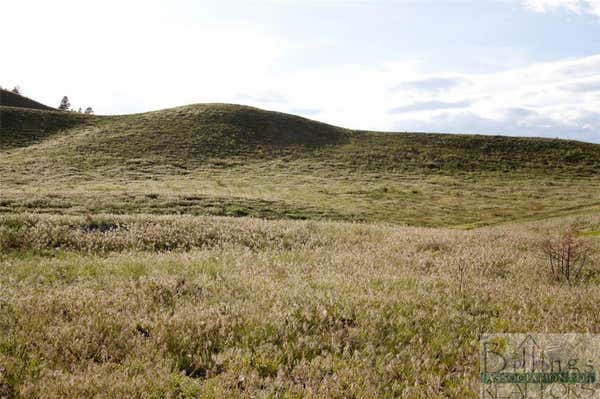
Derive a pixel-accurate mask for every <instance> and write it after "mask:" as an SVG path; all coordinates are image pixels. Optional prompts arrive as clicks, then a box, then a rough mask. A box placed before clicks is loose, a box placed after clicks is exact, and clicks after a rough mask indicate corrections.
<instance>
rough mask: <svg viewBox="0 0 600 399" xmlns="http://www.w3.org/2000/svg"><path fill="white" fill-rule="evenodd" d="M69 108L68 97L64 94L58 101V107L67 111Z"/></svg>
mask: <svg viewBox="0 0 600 399" xmlns="http://www.w3.org/2000/svg"><path fill="white" fill-rule="evenodd" d="M69 108H71V103H70V102H69V97H67V96H64V97H63V98H62V100H61V101H60V105H59V106H58V109H60V110H62V111H68V110H69Z"/></svg>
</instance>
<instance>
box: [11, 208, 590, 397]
mask: <svg viewBox="0 0 600 399" xmlns="http://www.w3.org/2000/svg"><path fill="white" fill-rule="evenodd" d="M575 222H576V223H579V226H580V228H581V229H582V231H584V232H587V233H586V234H582V235H584V236H585V238H584V239H585V240H586V241H587V242H588V243H589V244H591V245H593V246H594V247H595V248H596V250H598V248H599V247H600V240H598V236H597V235H596V234H597V232H598V230H600V216H598V215H596V216H593V217H583V218H581V217H579V218H573V217H570V218H560V219H553V220H548V221H543V222H535V223H521V224H506V225H502V226H495V227H487V228H480V229H477V230H470V231H458V230H449V229H427V228H409V227H394V226H384V225H376V224H372V225H368V224H349V223H335V222H313V221H265V220H258V219H248V218H218V217H186V216H94V217H88V218H85V217H66V216H44V215H19V216H4V217H2V218H1V219H0V226H1V227H0V248H1V249H2V255H0V256H1V257H0V261H1V262H0V265H1V266H0V287H2V290H1V291H0V309H1V310H2V311H1V312H0V331H1V332H2V334H0V364H1V365H2V367H3V368H2V372H1V374H0V376H1V378H2V380H0V381H2V385H1V387H2V388H1V389H2V391H0V392H3V394H4V395H5V396H7V397H11V395H15V396H18V397H43V398H58V397H106V398H112V397H145V398H163V397H168V398H197V397H201V398H222V397H287V398H295V397H297V398H300V397H332V398H336V397H337V398H348V397H355V398H374V397H405V398H434V397H451V398H471V397H475V396H476V392H477V386H478V379H477V377H478V372H479V365H478V348H479V341H478V338H479V335H480V334H482V333H484V332H523V331H537V332H556V331H569V332H597V331H598V327H599V326H600V315H599V313H598V311H597V310H598V303H600V290H599V289H598V288H599V286H600V268H599V267H598V263H597V259H596V262H595V263H593V264H591V265H592V267H590V268H589V269H587V271H586V273H585V275H584V276H583V278H582V279H581V281H578V282H577V283H574V284H571V285H567V284H565V283H559V282H554V281H553V280H552V279H551V278H550V276H549V274H548V272H549V271H548V268H547V264H546V261H545V259H543V258H542V257H541V253H540V252H539V250H538V248H539V242H540V241H541V240H543V239H544V238H546V237H548V236H549V235H550V236H551V235H553V234H555V232H556V231H560V230H562V229H564V228H566V227H567V226H568V225H570V224H572V223H575ZM594 232H595V233H594ZM594 265H595V266H594Z"/></svg>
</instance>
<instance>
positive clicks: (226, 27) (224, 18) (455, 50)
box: [0, 0, 600, 143]
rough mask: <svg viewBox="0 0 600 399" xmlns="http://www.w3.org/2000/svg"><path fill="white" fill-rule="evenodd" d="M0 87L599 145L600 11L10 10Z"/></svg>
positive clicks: (122, 5)
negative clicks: (238, 106) (211, 104)
mask: <svg viewBox="0 0 600 399" xmlns="http://www.w3.org/2000/svg"><path fill="white" fill-rule="evenodd" d="M0 15H2V16H3V18H2V23H1V24H0V38H2V41H1V43H2V56H1V57H0V85H2V86H3V87H5V88H12V87H13V86H15V85H19V86H20V88H21V90H22V92H23V94H25V95H27V96H29V97H31V98H33V99H36V100H38V101H41V102H43V103H46V104H48V105H51V106H58V105H59V103H60V99H61V98H62V96H63V95H67V96H68V97H69V99H70V101H71V105H72V106H73V107H74V108H75V109H77V108H79V107H82V108H84V109H85V107H87V106H92V108H93V109H94V110H95V112H96V113H97V114H125V113H134V112H144V111H150V110H157V109H162V108H169V107H174V106H179V105H186V104H190V103H205V102H226V103H237V104H247V105H252V106H256V107H260V108H264V109H270V110H277V111H282V112H289V113H294V114H297V115H302V116H305V117H308V118H311V119H316V120H319V121H323V122H327V123H331V124H335V125H339V126H343V127H348V128H353V129H368V130H383V131H400V132H402V131H421V132H450V133H482V134H505V135H512V136H541V137H560V138H568V139H576V140H582V141H589V142H596V143H600V0H503V1H501V0H497V1H491V0H473V1H466V0H465V1H461V0H452V1H450V0H439V1H435V0H419V1H404V0H214V1H213V0H165V1H160V0H144V1H127V0H103V1H97V0H95V1H85V0H78V1H61V0H55V1H33V0H19V1H9V0H0Z"/></svg>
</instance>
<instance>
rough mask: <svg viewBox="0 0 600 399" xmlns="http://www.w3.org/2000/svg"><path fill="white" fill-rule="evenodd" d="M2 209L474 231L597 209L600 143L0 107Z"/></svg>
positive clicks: (225, 111)
mask: <svg viewBox="0 0 600 399" xmlns="http://www.w3.org/2000/svg"><path fill="white" fill-rule="evenodd" d="M0 126H1V130H0V154H1V157H0V179H1V181H2V182H3V196H2V197H3V198H2V202H0V211H2V212H14V211H24V210H28V211H35V212H53V213H65V214H80V213H86V212H110V213H157V214H164V213H183V214H195V215H235V216H245V215H250V216H259V217H266V218H302V219H306V218H309V219H322V218H326V219H337V220H358V221H385V222H391V223H396V224H411V225H423V226H454V227H470V226H475V225H479V224H491V223H498V222H503V221H508V220H520V219H524V218H540V217H546V216H551V215H560V214H565V213H573V212H584V211H587V210H595V209H598V206H599V205H600V194H599V193H600V174H599V173H598V171H599V170H600V145H597V144H589V143H582V142H576V141H566V140H551V139H538V138H516V137H504V136H478V135H448V134H423V133H397V134H393V133H381V132H364V131H353V130H347V129H342V128H338V127H335V126H331V125H327V124H324V123H319V122H316V121H311V120H308V119H305V118H301V117H297V116H293V115H287V114H282V113H277V112H269V111H263V110H260V109H256V108H252V107H246V106H240V105H227V104H199V105H190V106H183V107H177V108H172V109H167V110H161V111H155V112H148V113H143V114H134V115H123V116H90V115H82V114H77V113H68V112H59V111H40V110H30V109H24V108H15V107H2V108H0Z"/></svg>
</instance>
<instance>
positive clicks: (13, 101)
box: [0, 89, 54, 111]
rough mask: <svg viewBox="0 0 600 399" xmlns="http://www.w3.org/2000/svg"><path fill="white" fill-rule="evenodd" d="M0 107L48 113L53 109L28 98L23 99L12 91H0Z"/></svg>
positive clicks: (23, 97)
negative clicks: (38, 110)
mask: <svg viewBox="0 0 600 399" xmlns="http://www.w3.org/2000/svg"><path fill="white" fill-rule="evenodd" d="M0 106H4V107H19V108H29V109H41V110H46V111H50V110H53V109H54V108H52V107H49V106H47V105H44V104H42V103H39V102H37V101H35V100H32V99H31V98H29V97H25V96H23V95H21V94H16V93H13V92H12V91H8V90H4V89H0Z"/></svg>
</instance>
